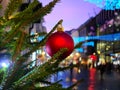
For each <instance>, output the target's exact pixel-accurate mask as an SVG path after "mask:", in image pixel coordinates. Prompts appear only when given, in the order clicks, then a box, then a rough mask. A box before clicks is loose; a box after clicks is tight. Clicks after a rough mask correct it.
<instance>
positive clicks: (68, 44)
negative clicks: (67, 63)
mask: <svg viewBox="0 0 120 90" xmlns="http://www.w3.org/2000/svg"><path fill="white" fill-rule="evenodd" d="M62 48H67V49H68V50H67V51H66V52H65V53H64V54H63V55H62V56H61V57H60V58H61V59H64V58H66V57H67V56H68V55H70V54H71V53H72V51H73V49H74V42H73V39H72V37H71V36H70V35H69V34H67V33H65V32H64V31H57V32H55V33H53V34H52V35H51V36H49V37H48V39H47V41H46V52H47V53H48V54H49V55H50V56H53V55H54V54H55V53H57V52H58V51H59V50H60V49H62Z"/></svg>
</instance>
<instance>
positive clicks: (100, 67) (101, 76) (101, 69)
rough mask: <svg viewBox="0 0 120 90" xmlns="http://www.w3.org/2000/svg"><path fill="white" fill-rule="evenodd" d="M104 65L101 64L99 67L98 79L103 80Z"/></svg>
mask: <svg viewBox="0 0 120 90" xmlns="http://www.w3.org/2000/svg"><path fill="white" fill-rule="evenodd" d="M105 69H106V65H105V63H101V64H100V65H99V70H100V78H101V80H103V74H104V73H105Z"/></svg>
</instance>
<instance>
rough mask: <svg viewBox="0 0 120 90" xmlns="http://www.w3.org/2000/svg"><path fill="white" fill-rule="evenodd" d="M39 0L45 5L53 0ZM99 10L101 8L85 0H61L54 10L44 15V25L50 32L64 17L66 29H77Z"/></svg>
mask: <svg viewBox="0 0 120 90" xmlns="http://www.w3.org/2000/svg"><path fill="white" fill-rule="evenodd" d="M39 1H40V2H42V4H43V6H44V5H46V4H48V3H49V2H50V1H52V0H39ZM99 11H100V8H98V7H97V6H95V5H94V4H91V3H88V2H85V1H84V0H61V1H60V2H59V3H57V5H56V6H55V7H54V8H53V10H52V12H51V13H50V14H48V15H46V16H45V17H44V19H45V22H44V26H46V28H47V31H48V32H49V31H50V30H51V29H52V28H53V27H54V25H55V24H56V23H57V22H58V21H59V20H60V19H63V27H64V29H65V30H71V29H76V28H78V27H79V26H80V25H81V24H83V23H84V22H85V21H87V20H88V19H89V18H90V17H91V16H95V15H96V14H97V13H98V12H99Z"/></svg>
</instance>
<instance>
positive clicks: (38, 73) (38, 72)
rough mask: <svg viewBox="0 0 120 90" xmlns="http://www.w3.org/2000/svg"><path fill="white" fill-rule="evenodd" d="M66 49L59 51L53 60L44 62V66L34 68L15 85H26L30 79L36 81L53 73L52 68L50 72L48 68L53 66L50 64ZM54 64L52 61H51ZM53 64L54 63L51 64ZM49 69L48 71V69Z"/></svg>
mask: <svg viewBox="0 0 120 90" xmlns="http://www.w3.org/2000/svg"><path fill="white" fill-rule="evenodd" d="M65 51H66V49H61V50H60V51H58V52H57V53H56V54H55V55H54V56H53V57H52V58H51V60H48V62H47V63H45V64H43V65H42V66H38V67H36V68H35V69H34V70H32V71H31V72H30V73H28V74H27V75H25V76H24V77H22V78H21V79H20V80H18V81H17V82H16V83H15V87H18V86H19V85H24V84H26V83H27V82H29V81H31V80H32V81H34V80H36V79H38V78H41V80H42V79H44V77H47V76H48V75H50V74H52V73H53V72H52V70H51V71H50V72H49V69H48V68H51V67H50V66H48V65H49V64H50V63H51V62H53V61H54V60H56V59H57V58H58V57H59V56H60V55H61V54H63V53H64V52H65ZM51 64H52V63H51ZM51 66H52V65H51ZM47 70H48V71H47Z"/></svg>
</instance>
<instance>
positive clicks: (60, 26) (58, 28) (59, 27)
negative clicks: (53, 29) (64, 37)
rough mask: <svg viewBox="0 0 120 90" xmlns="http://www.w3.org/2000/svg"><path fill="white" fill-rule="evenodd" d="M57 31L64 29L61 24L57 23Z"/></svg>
mask: <svg viewBox="0 0 120 90" xmlns="http://www.w3.org/2000/svg"><path fill="white" fill-rule="evenodd" d="M57 31H62V32H63V31H64V28H63V26H62V24H59V25H58V27H57Z"/></svg>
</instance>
